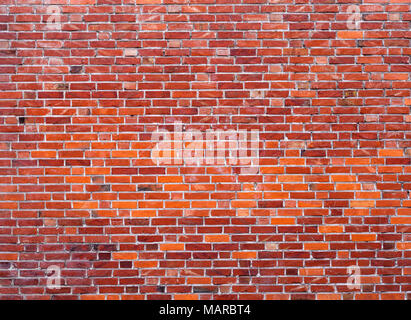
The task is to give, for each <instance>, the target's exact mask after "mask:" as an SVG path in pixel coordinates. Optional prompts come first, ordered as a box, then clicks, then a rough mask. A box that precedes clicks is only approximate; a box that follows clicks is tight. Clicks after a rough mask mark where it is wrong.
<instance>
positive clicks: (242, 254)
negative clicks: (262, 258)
mask: <svg viewBox="0 0 411 320" xmlns="http://www.w3.org/2000/svg"><path fill="white" fill-rule="evenodd" d="M232 257H233V259H255V258H256V257H257V253H256V252H253V251H235V252H233V253H232Z"/></svg>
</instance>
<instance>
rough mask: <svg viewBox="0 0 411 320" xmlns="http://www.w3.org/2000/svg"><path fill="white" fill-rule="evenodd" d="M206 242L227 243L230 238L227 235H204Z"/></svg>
mask: <svg viewBox="0 0 411 320" xmlns="http://www.w3.org/2000/svg"><path fill="white" fill-rule="evenodd" d="M205 241H206V242H229V241H230V236H229V235H227V234H222V235H206V236H205Z"/></svg>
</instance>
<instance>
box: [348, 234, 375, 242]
mask: <svg viewBox="0 0 411 320" xmlns="http://www.w3.org/2000/svg"><path fill="white" fill-rule="evenodd" d="M351 240H352V241H375V240H377V235H376V234H352V235H351Z"/></svg>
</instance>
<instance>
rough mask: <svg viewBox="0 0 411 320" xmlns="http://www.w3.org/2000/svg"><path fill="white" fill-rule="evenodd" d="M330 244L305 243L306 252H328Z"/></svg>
mask: <svg viewBox="0 0 411 320" xmlns="http://www.w3.org/2000/svg"><path fill="white" fill-rule="evenodd" d="M328 247H329V245H328V243H322V242H311V243H310V242H305V243H304V250H328Z"/></svg>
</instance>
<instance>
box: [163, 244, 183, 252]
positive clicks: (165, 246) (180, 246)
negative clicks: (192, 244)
mask: <svg viewBox="0 0 411 320" xmlns="http://www.w3.org/2000/svg"><path fill="white" fill-rule="evenodd" d="M160 250H163V251H180V250H184V243H162V244H160Z"/></svg>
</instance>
